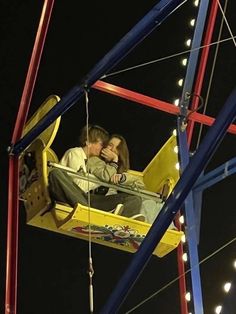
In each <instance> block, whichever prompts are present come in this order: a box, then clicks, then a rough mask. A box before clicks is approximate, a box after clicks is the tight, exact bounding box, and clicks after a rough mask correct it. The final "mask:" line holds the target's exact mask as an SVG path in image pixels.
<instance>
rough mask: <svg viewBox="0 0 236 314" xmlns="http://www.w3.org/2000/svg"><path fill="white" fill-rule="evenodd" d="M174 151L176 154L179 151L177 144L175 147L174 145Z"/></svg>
mask: <svg viewBox="0 0 236 314" xmlns="http://www.w3.org/2000/svg"><path fill="white" fill-rule="evenodd" d="M174 152H175V153H176V154H178V152H179V148H178V146H175V147H174Z"/></svg>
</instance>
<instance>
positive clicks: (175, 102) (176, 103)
mask: <svg viewBox="0 0 236 314" xmlns="http://www.w3.org/2000/svg"><path fill="white" fill-rule="evenodd" d="M174 105H175V106H176V107H178V105H179V98H177V99H175V100H174Z"/></svg>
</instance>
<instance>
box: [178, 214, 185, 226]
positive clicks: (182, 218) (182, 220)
mask: <svg viewBox="0 0 236 314" xmlns="http://www.w3.org/2000/svg"><path fill="white" fill-rule="evenodd" d="M179 222H180V223H181V224H184V216H183V215H182V216H180V217H179Z"/></svg>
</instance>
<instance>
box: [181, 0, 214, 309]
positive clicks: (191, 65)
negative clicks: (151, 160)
mask: <svg viewBox="0 0 236 314" xmlns="http://www.w3.org/2000/svg"><path fill="white" fill-rule="evenodd" d="M208 6H209V1H208V0H205V1H201V2H200V7H199V11H198V16H197V21H196V28H195V31H194V36H193V40H192V45H191V49H193V51H191V53H190V56H189V59H188V67H187V72H186V76H185V80H184V86H183V91H182V96H181V101H180V117H179V118H178V120H177V125H178V141H179V156H180V157H179V158H180V164H181V169H182V170H184V169H185V168H186V166H187V165H188V163H189V148H188V143H187V135H186V130H185V127H184V128H183V126H185V123H186V116H187V112H188V107H189V100H190V97H189V95H191V92H192V88H193V83H194V78H195V73H196V68H197V62H198V56H199V53H200V51H199V50H194V49H195V48H197V47H200V46H201V42H202V35H203V31H204V27H205V22H206V16H207V11H208ZM184 210H185V219H186V236H187V244H188V256H189V264H190V267H191V282H192V302H193V307H194V312H195V313H198V314H203V301H202V289H201V277H200V270H199V257H198V247H197V245H198V237H197V234H198V233H199V229H200V228H199V227H198V228H197V225H196V221H197V220H198V219H196V218H198V217H200V213H196V211H195V212H194V201H193V195H192V192H190V193H189V195H188V197H187V198H186V199H185V202H184Z"/></svg>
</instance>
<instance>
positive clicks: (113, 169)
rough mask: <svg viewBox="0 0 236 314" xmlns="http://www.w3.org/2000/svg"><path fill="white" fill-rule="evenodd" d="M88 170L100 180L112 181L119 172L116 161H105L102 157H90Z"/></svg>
mask: <svg viewBox="0 0 236 314" xmlns="http://www.w3.org/2000/svg"><path fill="white" fill-rule="evenodd" d="M87 169H88V172H89V173H91V174H93V175H94V176H96V177H97V178H98V179H99V180H102V181H105V182H110V181H111V178H112V177H113V175H114V174H116V173H117V169H118V165H117V163H116V162H113V161H111V162H108V163H107V162H105V161H104V160H102V159H101V158H100V157H95V156H94V157H90V158H89V159H88V162H87Z"/></svg>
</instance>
